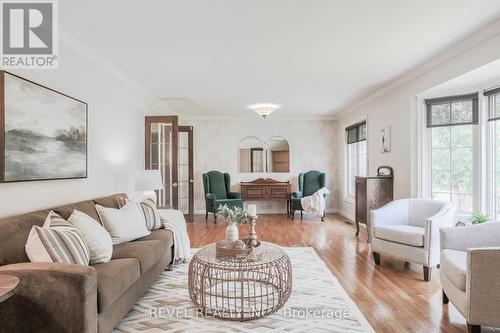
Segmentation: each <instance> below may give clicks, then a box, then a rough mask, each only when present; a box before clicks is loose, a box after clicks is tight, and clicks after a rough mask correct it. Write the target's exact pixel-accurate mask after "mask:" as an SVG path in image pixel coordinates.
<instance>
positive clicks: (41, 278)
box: [0, 263, 97, 332]
mask: <svg viewBox="0 0 500 333" xmlns="http://www.w3.org/2000/svg"><path fill="white" fill-rule="evenodd" d="M2 273H5V274H10V275H15V276H17V277H18V278H19V280H20V282H19V287H18V289H17V291H16V293H15V294H14V295H13V296H12V297H11V298H9V299H8V300H6V301H5V302H2V303H0V318H1V321H2V330H4V329H5V331H6V332H9V331H10V332H35V331H40V330H41V331H45V332H57V331H66V332H96V331H97V273H96V270H95V269H94V268H92V267H88V266H82V265H73V264H61V263H20V264H11V265H5V266H0V274H2Z"/></svg>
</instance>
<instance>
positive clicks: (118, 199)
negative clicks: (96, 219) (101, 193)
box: [94, 193, 128, 208]
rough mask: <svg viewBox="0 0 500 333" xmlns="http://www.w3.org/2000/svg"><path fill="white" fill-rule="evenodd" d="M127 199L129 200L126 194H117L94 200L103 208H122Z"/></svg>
mask: <svg viewBox="0 0 500 333" xmlns="http://www.w3.org/2000/svg"><path fill="white" fill-rule="evenodd" d="M126 199H128V197H127V194H126V193H116V194H113V195H109V196H107V197H102V198H97V199H94V203H95V204H96V205H99V206H103V207H109V208H120V207H121V206H123V205H124V204H125V200H126Z"/></svg>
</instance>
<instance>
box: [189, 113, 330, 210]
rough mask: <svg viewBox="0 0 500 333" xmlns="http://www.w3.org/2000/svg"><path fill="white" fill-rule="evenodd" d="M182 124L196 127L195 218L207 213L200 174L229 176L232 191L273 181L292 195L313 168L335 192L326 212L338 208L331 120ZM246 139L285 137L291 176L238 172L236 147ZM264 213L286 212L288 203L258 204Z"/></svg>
mask: <svg viewBox="0 0 500 333" xmlns="http://www.w3.org/2000/svg"><path fill="white" fill-rule="evenodd" d="M180 123H181V124H183V125H192V126H193V127H194V129H193V136H194V185H195V213H204V212H205V200H204V194H203V181H202V174H203V173H205V172H207V171H211V170H219V171H222V172H228V173H229V174H230V175H231V183H232V189H233V190H235V191H239V190H240V186H239V183H240V181H252V180H255V179H257V178H260V177H263V178H273V179H276V180H280V181H288V180H289V181H291V182H292V190H298V181H297V177H298V175H299V173H300V172H305V171H308V170H312V169H317V170H321V171H324V172H326V173H327V181H328V185H327V186H328V188H329V189H330V191H332V195H330V197H329V199H328V202H327V207H328V208H330V209H332V208H334V203H335V199H334V197H335V195H334V192H335V191H336V188H335V187H334V179H335V177H336V159H337V148H336V145H335V143H336V123H335V121H333V120H303V119H296V120H286V119H273V118H272V117H270V118H268V119H265V120H264V119H262V118H260V117H258V116H255V117H252V118H250V119H238V118H211V119H183V118H182V117H180ZM246 136H256V137H258V138H260V139H261V140H263V141H265V140H267V139H268V138H270V137H273V136H282V137H283V138H285V139H287V140H288V143H289V145H290V167H291V168H290V173H239V172H238V144H239V142H240V140H242V139H243V138H245V137H246ZM257 204H258V206H257V207H258V208H257V209H258V211H260V212H261V213H264V212H268V213H275V212H279V213H283V212H285V211H286V205H285V203H284V202H282V203H278V202H257Z"/></svg>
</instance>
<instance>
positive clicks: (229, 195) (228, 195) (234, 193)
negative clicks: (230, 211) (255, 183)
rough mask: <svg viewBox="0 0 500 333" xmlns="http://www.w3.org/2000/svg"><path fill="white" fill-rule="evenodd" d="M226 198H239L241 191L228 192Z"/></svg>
mask: <svg viewBox="0 0 500 333" xmlns="http://www.w3.org/2000/svg"><path fill="white" fill-rule="evenodd" d="M227 198H228V199H241V193H240V192H228V193H227Z"/></svg>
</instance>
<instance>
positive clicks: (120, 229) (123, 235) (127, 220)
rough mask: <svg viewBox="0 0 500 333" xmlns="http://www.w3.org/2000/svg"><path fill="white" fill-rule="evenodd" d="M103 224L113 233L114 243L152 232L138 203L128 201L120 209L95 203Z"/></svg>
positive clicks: (127, 240) (128, 240)
mask: <svg viewBox="0 0 500 333" xmlns="http://www.w3.org/2000/svg"><path fill="white" fill-rule="evenodd" d="M95 207H96V209H97V213H98V214H99V217H100V218H101V221H102V225H103V226H104V228H105V229H106V230H107V231H108V232H109V234H110V235H111V239H112V240H113V244H120V243H125V242H130V241H132V240H134V239H137V238H141V237H144V236H147V235H149V234H150V231H149V230H148V229H147V228H146V223H145V222H144V217H143V216H142V213H141V211H140V210H139V207H138V206H137V203H135V202H133V201H128V202H127V203H126V204H125V205H124V206H123V207H121V208H120V209H116V208H107V207H103V206H99V205H95Z"/></svg>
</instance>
